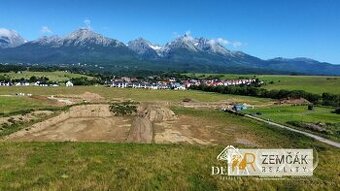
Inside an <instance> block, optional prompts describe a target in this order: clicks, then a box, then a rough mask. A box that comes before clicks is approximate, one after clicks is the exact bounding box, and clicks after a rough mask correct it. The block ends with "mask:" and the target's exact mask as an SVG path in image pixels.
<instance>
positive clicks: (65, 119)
mask: <svg viewBox="0 0 340 191" xmlns="http://www.w3.org/2000/svg"><path fill="white" fill-rule="evenodd" d="M130 126H131V118H130V117H116V116H113V114H112V113H111V112H110V110H109V105H107V104H96V105H79V106H73V107H71V108H70V109H69V111H67V112H63V113H61V114H60V115H58V116H55V117H52V118H49V119H47V120H45V121H42V122H39V123H36V124H34V125H32V126H31V127H29V128H26V129H23V130H21V131H18V132H16V133H13V134H11V135H9V136H7V137H6V138H5V139H7V140H12V141H108V142H121V141H123V140H126V138H127V135H128V132H129V130H130Z"/></svg>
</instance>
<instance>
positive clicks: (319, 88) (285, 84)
mask: <svg viewBox="0 0 340 191" xmlns="http://www.w3.org/2000/svg"><path fill="white" fill-rule="evenodd" d="M188 75H189V76H196V77H202V75H205V77H207V76H209V75H213V76H214V75H215V76H220V77H221V78H222V79H239V78H240V77H247V78H254V77H257V78H259V79H260V80H262V81H264V82H265V83H266V85H265V86H263V88H266V89H269V90H271V89H276V90H280V89H286V90H305V91H307V92H310V93H317V94H322V93H324V92H328V93H333V94H340V77H339V76H295V75H291V76H290V75H253V74H248V75H243V74H222V75H221V74H190V73H189V74H188ZM270 82H273V84H270Z"/></svg>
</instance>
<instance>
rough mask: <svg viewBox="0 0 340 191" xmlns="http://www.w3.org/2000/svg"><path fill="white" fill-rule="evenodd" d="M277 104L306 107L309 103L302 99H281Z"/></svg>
mask: <svg viewBox="0 0 340 191" xmlns="http://www.w3.org/2000/svg"><path fill="white" fill-rule="evenodd" d="M277 104H293V105H308V104H310V102H309V101H308V100H306V99H304V98H299V99H281V100H279V101H278V102H277Z"/></svg>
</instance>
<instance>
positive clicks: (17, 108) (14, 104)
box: [0, 96, 52, 116]
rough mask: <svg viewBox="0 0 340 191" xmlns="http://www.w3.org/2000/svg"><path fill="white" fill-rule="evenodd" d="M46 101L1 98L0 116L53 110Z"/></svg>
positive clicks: (26, 98) (16, 97)
mask: <svg viewBox="0 0 340 191" xmlns="http://www.w3.org/2000/svg"><path fill="white" fill-rule="evenodd" d="M51 107H52V106H51V105H50V104H49V103H48V102H45V101H41V100H37V99H33V98H30V97H24V96H11V97H8V96H0V116H1V115H8V114H10V113H16V112H21V111H29V110H38V109H44V108H51Z"/></svg>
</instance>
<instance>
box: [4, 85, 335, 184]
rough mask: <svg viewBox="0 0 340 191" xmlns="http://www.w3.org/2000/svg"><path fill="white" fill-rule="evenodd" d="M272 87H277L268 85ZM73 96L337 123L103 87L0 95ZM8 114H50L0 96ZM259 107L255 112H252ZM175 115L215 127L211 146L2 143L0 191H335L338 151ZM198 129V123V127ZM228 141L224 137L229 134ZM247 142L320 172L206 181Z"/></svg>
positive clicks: (207, 114)
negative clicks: (296, 154)
mask: <svg viewBox="0 0 340 191" xmlns="http://www.w3.org/2000/svg"><path fill="white" fill-rule="evenodd" d="M274 84H275V83H274ZM21 92H22V93H32V94H33V95H79V94H82V93H85V92H93V93H97V94H99V95H101V96H103V97H105V98H106V99H108V100H114V99H120V98H125V99H133V100H135V101H151V102H154V101H168V102H181V101H182V100H183V99H184V98H190V99H192V100H194V101H195V100H196V101H201V102H215V101H226V100H229V101H234V102H241V103H248V104H252V105H255V109H254V110H248V111H247V112H261V113H262V117H264V118H266V117H268V118H270V119H272V120H273V121H278V122H282V123H285V122H286V121H287V120H306V121H309V120H311V121H313V122H314V121H315V122H317V121H321V120H322V121H325V122H340V119H339V116H338V115H336V114H332V113H330V111H331V109H329V108H321V107H316V108H315V111H313V112H310V111H307V107H306V106H296V107H289V106H286V107H282V106H281V107H279V106H277V107H271V108H266V107H263V105H267V104H270V103H271V102H272V100H270V99H262V98H254V97H247V96H235V95H223V94H218V93H208V92H201V91H171V90H141V89H119V88H109V87H103V86H78V87H77V86H76V87H71V88H67V87H1V88H0V95H14V94H15V93H21ZM0 103H1V105H0V106H1V107H2V109H3V111H4V112H5V113H6V112H7V113H9V112H17V111H21V110H22V109H27V108H32V109H39V108H45V107H50V105H49V104H48V103H47V102H41V101H40V100H36V99H33V98H27V97H19V96H14V97H7V96H0ZM258 106H261V107H258ZM172 109H173V111H174V112H175V113H176V114H177V115H188V116H192V117H195V118H196V119H200V120H202V121H209V123H211V124H214V125H218V128H217V129H214V130H212V131H213V132H212V133H213V134H214V135H215V136H214V137H213V138H214V139H215V140H216V142H217V144H216V145H211V146H199V145H189V144H169V145H163V144H157V145H156V144H126V143H124V144H112V143H82V142H78V143H75V142H23V143H15V142H5V141H0V190H339V189H340V176H339V172H340V165H338V161H339V160H340V150H339V149H336V148H334V147H331V146H328V145H325V144H323V143H320V142H317V141H315V140H313V139H311V138H308V137H305V136H303V135H300V134H296V133H293V132H290V131H288V130H285V129H280V128H275V127H272V126H268V125H265V124H263V123H261V122H258V121H253V120H251V119H248V118H244V117H241V116H236V115H233V114H229V113H224V112H221V111H217V110H204V109H202V110H197V109H186V108H182V107H178V106H177V107H173V108H172ZM197 121H198V120H197ZM228 133H229V134H228ZM235 137H236V138H245V139H248V140H251V141H252V142H254V143H255V146H252V147H257V148H313V149H315V151H317V153H318V155H317V157H318V160H319V163H318V167H317V168H316V170H315V171H314V176H313V177H294V178H289V177H288V178H285V179H261V178H252V177H245V178H230V177H226V179H221V178H220V177H216V176H212V175H211V166H213V165H214V166H216V165H225V164H224V163H223V162H221V161H217V159H216V156H217V155H218V154H219V153H220V152H221V151H222V150H223V148H224V147H225V146H227V145H230V144H231V145H234V146H238V147H242V148H244V147H249V146H246V145H243V144H241V143H239V142H237V141H236V138H235Z"/></svg>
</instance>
